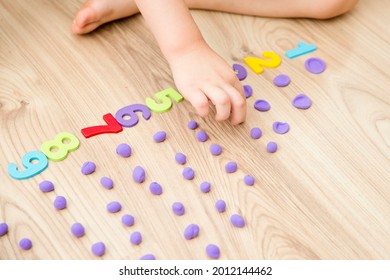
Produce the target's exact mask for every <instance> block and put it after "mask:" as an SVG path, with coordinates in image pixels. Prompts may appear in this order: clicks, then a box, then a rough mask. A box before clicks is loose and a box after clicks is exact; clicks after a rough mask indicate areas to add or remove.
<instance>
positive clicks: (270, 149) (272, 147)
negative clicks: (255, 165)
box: [267, 141, 278, 153]
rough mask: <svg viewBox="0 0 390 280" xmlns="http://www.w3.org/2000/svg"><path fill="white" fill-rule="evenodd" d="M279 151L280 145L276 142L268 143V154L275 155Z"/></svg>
mask: <svg viewBox="0 0 390 280" xmlns="http://www.w3.org/2000/svg"><path fill="white" fill-rule="evenodd" d="M277 149H278V145H277V144H276V143H275V142H272V141H270V142H268V144H267V152H269V153H275V152H276V150H277Z"/></svg>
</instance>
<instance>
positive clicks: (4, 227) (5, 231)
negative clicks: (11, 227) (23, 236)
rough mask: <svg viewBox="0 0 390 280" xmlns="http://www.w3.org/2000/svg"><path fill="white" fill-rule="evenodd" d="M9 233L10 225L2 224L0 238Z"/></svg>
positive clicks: (0, 225)
mask: <svg viewBox="0 0 390 280" xmlns="http://www.w3.org/2000/svg"><path fill="white" fill-rule="evenodd" d="M7 233H8V225H7V224H6V223H1V224H0V237H1V236H4V235H6V234H7Z"/></svg>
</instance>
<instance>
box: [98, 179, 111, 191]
mask: <svg viewBox="0 0 390 280" xmlns="http://www.w3.org/2000/svg"><path fill="white" fill-rule="evenodd" d="M100 184H102V186H103V187H105V188H106V189H112V188H113V187H114V182H113V181H112V180H111V178H108V177H102V178H101V179H100Z"/></svg>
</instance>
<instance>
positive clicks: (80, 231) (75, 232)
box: [70, 223, 85, 237]
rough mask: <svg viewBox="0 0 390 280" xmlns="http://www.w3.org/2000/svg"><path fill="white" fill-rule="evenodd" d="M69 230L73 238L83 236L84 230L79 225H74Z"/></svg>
mask: <svg viewBox="0 0 390 280" xmlns="http://www.w3.org/2000/svg"><path fill="white" fill-rule="evenodd" d="M70 230H71V232H72V234H73V235H74V236H75V237H82V236H84V234H85V229H84V227H83V225H82V224H80V223H74V224H73V225H72V226H71V228H70Z"/></svg>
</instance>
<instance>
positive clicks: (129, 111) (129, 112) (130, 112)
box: [115, 104, 151, 127]
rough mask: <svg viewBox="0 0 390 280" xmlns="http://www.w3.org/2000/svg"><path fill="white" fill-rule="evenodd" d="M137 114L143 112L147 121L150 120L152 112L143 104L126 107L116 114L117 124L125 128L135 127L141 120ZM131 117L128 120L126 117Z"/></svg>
mask: <svg viewBox="0 0 390 280" xmlns="http://www.w3.org/2000/svg"><path fill="white" fill-rule="evenodd" d="M136 112H141V113H142V117H143V118H144V119H145V120H148V119H150V116H151V112H150V110H149V108H148V107H146V106H145V105H142V104H133V105H129V106H126V107H123V108H122V109H119V110H118V111H117V112H116V114H115V119H116V120H117V122H118V123H119V124H120V125H121V126H124V127H133V126H135V125H136V124H137V123H138V121H139V118H138V116H137V114H136ZM126 116H127V117H130V119H128V120H126V119H124V117H126Z"/></svg>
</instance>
